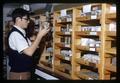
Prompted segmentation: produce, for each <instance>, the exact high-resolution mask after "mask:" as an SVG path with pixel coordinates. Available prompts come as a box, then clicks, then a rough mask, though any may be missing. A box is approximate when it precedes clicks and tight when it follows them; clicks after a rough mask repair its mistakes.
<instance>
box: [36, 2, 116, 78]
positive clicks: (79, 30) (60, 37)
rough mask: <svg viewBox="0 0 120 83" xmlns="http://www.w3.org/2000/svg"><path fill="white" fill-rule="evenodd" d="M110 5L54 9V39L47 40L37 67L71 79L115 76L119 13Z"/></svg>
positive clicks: (94, 4) (96, 4)
mask: <svg viewBox="0 0 120 83" xmlns="http://www.w3.org/2000/svg"><path fill="white" fill-rule="evenodd" d="M63 6H65V4H63ZM111 6H112V4H107V3H92V4H90V3H89V4H88V3H86V4H80V5H77V6H73V7H69V8H64V7H63V8H61V9H60V8H58V10H55V11H54V13H53V19H52V20H53V21H52V22H51V23H53V27H54V28H53V40H52V41H51V42H50V43H47V45H46V43H45V42H44V43H45V47H43V48H44V50H43V53H42V56H41V58H40V61H39V64H38V67H42V68H43V69H45V70H48V71H50V72H52V73H54V74H56V75H60V76H61V77H63V78H66V79H72V80H113V79H116V76H115V75H116V29H115V28H113V25H114V26H115V25H116V23H115V22H116V12H111V10H110V8H111ZM85 8H87V10H86V11H85ZM114 8H115V7H112V8H111V9H112V11H114ZM88 10H89V11H88ZM109 11H110V13H109ZM40 17H41V16H40ZM42 18H45V17H44V15H42ZM40 20H42V19H41V18H40ZM43 40H44V39H43ZM52 44H53V45H52ZM42 45H43V44H42ZM51 46H52V48H53V51H52V52H48V51H47V48H49V47H51ZM50 57H51V58H50ZM49 59H50V60H49Z"/></svg>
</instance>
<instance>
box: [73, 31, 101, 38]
mask: <svg viewBox="0 0 120 83" xmlns="http://www.w3.org/2000/svg"><path fill="white" fill-rule="evenodd" d="M75 34H76V36H84V37H91V36H92V37H99V36H100V32H90V31H75Z"/></svg>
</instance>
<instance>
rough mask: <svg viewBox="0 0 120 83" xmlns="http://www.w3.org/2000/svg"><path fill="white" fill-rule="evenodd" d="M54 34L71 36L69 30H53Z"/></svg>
mask: <svg viewBox="0 0 120 83" xmlns="http://www.w3.org/2000/svg"><path fill="white" fill-rule="evenodd" d="M55 34H56V35H60V36H71V32H65V33H63V32H61V31H56V32H55Z"/></svg>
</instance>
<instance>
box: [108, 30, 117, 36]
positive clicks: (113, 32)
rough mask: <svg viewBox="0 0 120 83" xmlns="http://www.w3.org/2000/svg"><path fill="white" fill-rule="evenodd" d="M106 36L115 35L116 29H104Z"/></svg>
mask: <svg viewBox="0 0 120 83" xmlns="http://www.w3.org/2000/svg"><path fill="white" fill-rule="evenodd" d="M106 35H107V36H116V31H106Z"/></svg>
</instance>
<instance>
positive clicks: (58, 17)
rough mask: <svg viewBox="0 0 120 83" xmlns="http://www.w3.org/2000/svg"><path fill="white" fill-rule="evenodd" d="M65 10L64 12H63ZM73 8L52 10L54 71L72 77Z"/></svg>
mask: <svg viewBox="0 0 120 83" xmlns="http://www.w3.org/2000/svg"><path fill="white" fill-rule="evenodd" d="M64 12H65V13H64ZM72 18H73V9H72V8H67V9H62V10H58V11H55V12H54V23H53V24H54V27H55V28H54V44H53V45H54V67H53V69H54V72H55V73H57V74H59V75H61V76H63V77H65V78H66V79H72V78H71V74H72V42H73V41H72V29H73V27H72V25H73V21H72Z"/></svg>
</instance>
